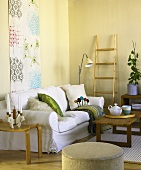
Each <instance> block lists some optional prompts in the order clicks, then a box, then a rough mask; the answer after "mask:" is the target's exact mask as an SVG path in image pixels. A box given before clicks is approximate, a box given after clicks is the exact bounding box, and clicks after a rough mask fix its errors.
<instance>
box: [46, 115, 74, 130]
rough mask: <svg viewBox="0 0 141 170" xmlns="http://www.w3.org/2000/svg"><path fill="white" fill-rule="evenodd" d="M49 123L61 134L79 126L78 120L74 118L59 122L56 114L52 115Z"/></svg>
mask: <svg viewBox="0 0 141 170" xmlns="http://www.w3.org/2000/svg"><path fill="white" fill-rule="evenodd" d="M49 123H50V126H51V128H52V129H53V130H54V131H56V132H59V133H62V132H66V131H69V130H71V129H73V128H75V127H76V126H77V123H76V120H75V119H74V118H73V117H62V120H60V121H59V120H58V116H57V114H56V113H55V112H52V113H51V114H50V116H49Z"/></svg>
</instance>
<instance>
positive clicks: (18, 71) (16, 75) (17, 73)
mask: <svg viewBox="0 0 141 170" xmlns="http://www.w3.org/2000/svg"><path fill="white" fill-rule="evenodd" d="M10 63H11V80H13V81H21V82H22V80H23V73H22V71H23V64H22V62H21V61H20V60H19V59H18V58H13V59H11V60H10Z"/></svg>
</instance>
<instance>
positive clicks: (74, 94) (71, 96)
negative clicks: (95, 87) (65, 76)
mask: <svg viewBox="0 0 141 170" xmlns="http://www.w3.org/2000/svg"><path fill="white" fill-rule="evenodd" d="M62 88H63V89H64V90H65V92H66V95H67V98H68V101H69V106H70V109H71V110H73V109H75V108H77V107H78V105H77V103H75V102H74V101H75V100H77V98H80V97H81V96H82V97H83V98H87V95H86V92H85V89H84V84H80V85H66V86H62Z"/></svg>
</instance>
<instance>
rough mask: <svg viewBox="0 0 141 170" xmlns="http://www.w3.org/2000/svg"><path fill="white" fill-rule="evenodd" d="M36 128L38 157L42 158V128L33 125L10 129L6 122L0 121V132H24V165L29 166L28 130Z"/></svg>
mask: <svg viewBox="0 0 141 170" xmlns="http://www.w3.org/2000/svg"><path fill="white" fill-rule="evenodd" d="M33 128H37V132H38V157H39V158H40V157H42V128H41V126H40V125H39V124H34V125H30V126H29V125H22V126H21V127H20V128H18V127H17V126H15V127H14V129H12V128H10V125H9V123H8V122H3V121H0V131H4V132H24V133H25V143H26V163H27V164H31V155H30V129H33Z"/></svg>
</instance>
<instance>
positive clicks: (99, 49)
mask: <svg viewBox="0 0 141 170" xmlns="http://www.w3.org/2000/svg"><path fill="white" fill-rule="evenodd" d="M114 50H116V48H97V49H96V51H114Z"/></svg>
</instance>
